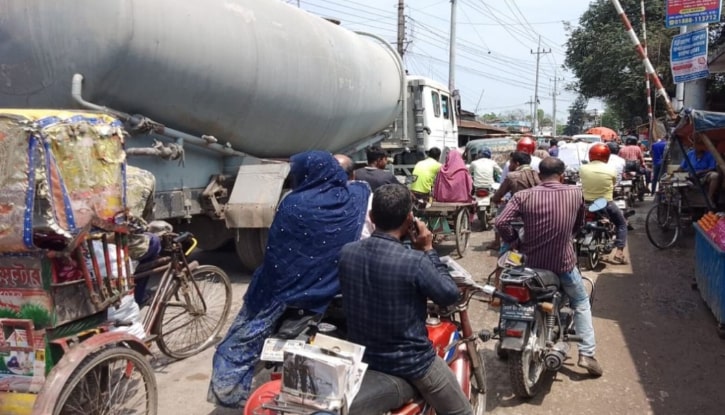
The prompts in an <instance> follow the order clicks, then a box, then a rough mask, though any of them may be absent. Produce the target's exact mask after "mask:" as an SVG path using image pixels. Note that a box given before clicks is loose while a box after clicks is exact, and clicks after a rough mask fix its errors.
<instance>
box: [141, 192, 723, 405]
mask: <svg viewBox="0 0 725 415" xmlns="http://www.w3.org/2000/svg"><path fill="white" fill-rule="evenodd" d="M649 203H650V202H647V201H646V202H645V206H643V207H638V209H637V210H638V215H637V216H635V217H634V218H633V221H632V223H633V224H634V226H635V227H636V229H635V230H634V231H633V232H631V233H630V241H629V245H630V246H629V248H630V249H629V257H630V258H631V259H632V261H631V265H611V264H604V265H603V266H601V267H600V269H598V270H596V272H593V271H585V275H588V276H591V277H594V278H595V279H596V281H597V294H596V300H595V304H594V326H595V330H596V334H597V341H598V352H597V357H598V359H599V360H600V362H601V363H602V365H603V367H604V370H605V374H604V376H603V377H601V378H599V379H590V378H588V377H587V376H586V374H585V371H583V370H582V369H580V368H578V367H577V366H576V359H575V357H576V348H573V350H572V351H571V353H570V356H571V357H572V358H570V359H569V360H568V361H567V362H566V364H565V367H564V368H563V370H562V371H561V372H560V373H558V374H557V375H556V376H555V377H551V378H550V379H548V381H547V383H546V386H545V388H544V391H543V393H541V394H540V395H539V396H537V397H536V398H534V399H531V400H529V401H522V400H520V399H517V398H515V397H513V394H512V392H511V386H510V382H509V375H508V369H507V366H506V362H505V361H502V360H500V359H498V358H497V357H496V354H495V352H494V351H493V347H494V342H493V341H491V342H489V343H488V344H486V345H485V349H486V365H487V368H488V388H489V389H488V390H489V393H488V397H487V409H488V412H489V413H491V414H502V415H506V414H511V415H513V414H530V415H536V414H542V415H543V414H552V415H553V414H556V415H563V414H577V415H580V414H656V415H665V414H689V413H699V414H721V413H725V394H723V393H722V385H723V382H724V380H725V348H723V343H722V341H721V340H720V339H719V338H718V336H717V334H716V323H715V320H714V318H713V316H712V314H711V313H710V311H709V310H708V309H707V307H706V306H705V303H704V302H703V301H702V300H701V299H700V296H699V293H698V291H696V290H692V289H691V287H690V284H691V278H692V275H693V269H694V268H693V267H694V265H693V245H694V240H693V237H692V235H691V232H690V233H689V234H688V235H686V237H685V240H683V241H682V243H680V244H679V246H678V247H675V248H673V249H670V250H667V251H659V250H657V249H655V248H653V247H652V246H651V245H649V243H648V241H647V238H646V236H645V232H644V213H645V212H646V209H647V207H648V206H649ZM640 212H641V213H640ZM491 239H492V233H491V232H490V231H488V232H474V233H473V234H472V236H471V241H470V246H469V251H468V252H467V254H466V256H465V258H462V259H460V260H459V262H460V263H461V264H462V265H463V266H464V267H465V268H466V269H468V270H469V271H470V272H471V273H472V274H473V276H474V278H476V279H478V280H480V281H485V279H486V277H487V276H488V274H489V272H490V271H491V270H492V269H493V264H494V262H495V258H494V257H493V256H492V253H491V252H490V251H486V250H485V249H484V248H483V246H484V245H485V244H487V243H488V242H489V241H490V240H491ZM452 246H453V243H452V242H444V243H442V244H441V245H440V246H439V250H440V251H441V253H443V254H445V253H452ZM452 255H455V254H453V253H452ZM202 259H203V261H204V262H206V263H209V262H211V263H214V264H216V265H219V266H221V267H222V268H224V269H225V270H227V271H228V272H229V274H230V275H231V276H232V280H233V283H234V296H235V300H234V303H233V304H234V305H233V310H232V318H233V316H234V315H236V312H237V311H238V309H239V307H240V304H241V296H242V294H243V292H244V290H245V289H246V286H247V283H248V281H249V275H248V274H243V273H240V272H238V271H235V270H236V269H237V265H236V262H235V258H234V256H233V253H231V252H226V253H213V254H205V255H204V256H202ZM472 308H473V310H472V316H473V318H474V321H473V324H474V327H475V328H486V327H487V328H492V327H493V326H494V325H495V324H496V319H497V314H496V312H495V310H492V309H489V308H488V307H487V306H486V305H484V304H476V305H473V306H472ZM155 352H156V355H157V356H160V355H159V352H158V350H155ZM212 353H213V350H207V351H205V352H204V353H202V354H200V355H198V356H195V357H193V358H190V359H187V360H184V361H179V362H167V361H166V360H165V359H164V358H163V357H159V358H158V359H157V360H156V375H157V380H158V385H159V388H160V403H159V409H160V410H159V413H160V414H162V415H167V414H169V415H172V414H179V415H180V414H193V415H197V414H198V415H212V414H213V415H227V414H239V413H240V412H241V411H233V410H225V409H217V408H214V406H212V405H210V404H208V403H207V402H206V391H207V386H208V382H209V375H210V368H211V363H210V362H211V356H212Z"/></svg>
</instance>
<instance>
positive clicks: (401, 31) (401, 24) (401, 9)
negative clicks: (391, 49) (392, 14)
mask: <svg viewBox="0 0 725 415" xmlns="http://www.w3.org/2000/svg"><path fill="white" fill-rule="evenodd" d="M404 42H405V0H398V55H400V59H403V54H404V53H405V45H404Z"/></svg>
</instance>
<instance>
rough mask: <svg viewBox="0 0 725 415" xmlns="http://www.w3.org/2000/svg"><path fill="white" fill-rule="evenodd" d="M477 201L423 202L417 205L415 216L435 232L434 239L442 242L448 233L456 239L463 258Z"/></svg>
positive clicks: (458, 251)
mask: <svg viewBox="0 0 725 415" xmlns="http://www.w3.org/2000/svg"><path fill="white" fill-rule="evenodd" d="M476 207H477V206H476V201H471V202H464V203H444V202H434V201H433V202H425V201H424V202H422V203H419V204H418V206H417V207H416V211H415V216H416V217H417V218H419V219H420V220H422V221H423V222H425V224H426V225H427V226H428V229H430V231H431V232H433V241H434V242H440V241H441V240H443V239H444V238H445V237H446V236H447V235H453V236H454V237H455V240H456V252H457V253H458V255H459V256H460V257H461V258H463V254H464V253H465V252H466V249H467V248H468V238H469V236H470V235H471V213H472V212H475V211H476Z"/></svg>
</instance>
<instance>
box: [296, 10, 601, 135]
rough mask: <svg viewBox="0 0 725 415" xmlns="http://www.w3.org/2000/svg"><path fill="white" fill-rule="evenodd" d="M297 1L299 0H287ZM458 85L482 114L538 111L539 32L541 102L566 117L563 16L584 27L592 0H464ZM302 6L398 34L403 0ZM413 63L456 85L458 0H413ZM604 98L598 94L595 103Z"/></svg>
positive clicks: (352, 25)
mask: <svg viewBox="0 0 725 415" xmlns="http://www.w3.org/2000/svg"><path fill="white" fill-rule="evenodd" d="M284 1H286V2H287V3H290V4H293V5H295V6H296V5H297V4H298V1H297V0H284ZM456 4H457V9H456V14H457V26H456V39H457V40H456V72H455V80H456V88H457V89H458V90H459V91H460V94H461V102H462V107H463V109H465V110H468V111H474V112H476V113H478V114H483V113H490V112H493V113H496V114H499V113H508V112H511V111H515V110H522V111H523V112H524V114H530V113H531V104H530V102H532V98H533V96H534V90H535V84H536V81H535V80H536V57H537V55H536V54H535V52H536V51H537V47H538V42H539V36H541V46H540V48H539V49H538V50H539V51H541V52H547V53H542V54H540V55H539V57H540V63H539V83H538V97H539V103H540V104H539V108H540V109H543V110H544V111H545V113H546V114H547V115H551V114H552V113H553V96H552V94H553V93H554V92H555V89H554V79H556V80H557V82H556V93H557V96H556V118H557V120H559V121H561V122H565V121H566V118H567V116H568V108H569V106H571V104H572V103H573V102H574V100H575V99H576V95H575V94H573V93H571V92H568V91H566V90H565V88H564V87H565V86H566V84H567V83H569V82H572V81H573V75H572V74H571V73H570V72H567V71H565V70H564V69H562V65H563V63H564V60H565V50H566V46H565V43H566V40H567V34H566V32H565V30H564V25H563V23H562V21H567V22H570V23H571V24H572V25H574V26H576V25H577V24H578V21H579V17H580V16H581V15H582V13H584V11H585V10H586V9H587V8H588V7H589V1H586V0H456ZM299 5H300V7H301V8H302V9H304V10H307V11H308V12H310V13H313V14H316V15H319V16H323V17H332V18H335V19H338V20H340V21H341V24H342V25H343V26H344V27H346V28H348V29H351V30H361V31H367V32H371V33H374V34H377V35H379V36H381V37H383V38H384V39H386V40H388V41H389V42H391V43H395V42H396V39H397V35H396V34H397V7H398V1H397V0H299ZM405 14H406V16H407V18H406V41H407V44H406V52H405V55H404V56H405V64H406V67H407V69H408V71H409V73H410V74H413V75H423V76H427V77H430V78H433V79H435V80H437V81H440V82H442V83H444V84H446V85H447V84H448V72H449V70H448V62H449V58H448V56H449V55H448V42H449V40H448V39H449V32H450V17H451V2H450V0H405ZM595 108H596V109H597V110H598V111H601V110H602V109H603V104H602V103H601V102H599V101H590V103H589V109H590V110H593V109H595Z"/></svg>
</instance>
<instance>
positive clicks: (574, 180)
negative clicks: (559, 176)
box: [564, 167, 581, 186]
mask: <svg viewBox="0 0 725 415" xmlns="http://www.w3.org/2000/svg"><path fill="white" fill-rule="evenodd" d="M564 184H570V185H574V186H581V179H580V178H579V169H577V168H572V167H567V168H566V170H564Z"/></svg>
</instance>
